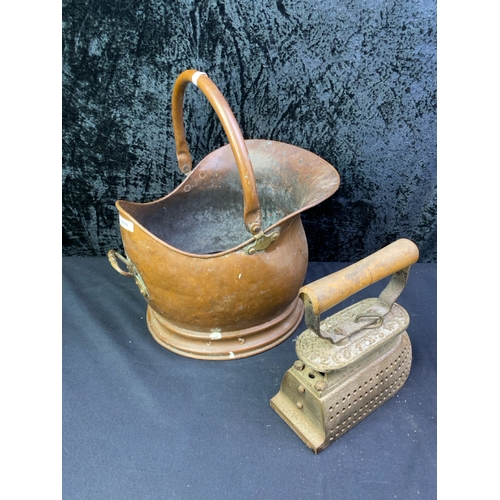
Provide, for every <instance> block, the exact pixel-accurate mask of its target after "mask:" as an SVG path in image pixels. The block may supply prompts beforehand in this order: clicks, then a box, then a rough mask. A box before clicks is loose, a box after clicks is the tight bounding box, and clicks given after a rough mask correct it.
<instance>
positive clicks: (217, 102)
mask: <svg viewBox="0 0 500 500" xmlns="http://www.w3.org/2000/svg"><path fill="white" fill-rule="evenodd" d="M189 83H193V84H194V85H196V86H197V87H198V88H199V89H200V90H201V91H202V92H203V94H204V95H205V97H206V98H207V99H208V101H209V102H210V104H211V105H212V107H213V108H214V110H215V112H216V114H217V116H218V117H219V120H220V121H221V123H222V127H223V128H224V132H225V133H226V136H227V138H228V140H229V144H230V145H231V149H232V151H233V154H234V158H235V160H236V165H237V166H238V172H239V174H240V179H241V186H242V188H243V205H244V208H243V219H244V221H245V227H246V228H247V230H248V231H249V232H250V233H251V234H252V235H257V234H258V233H260V232H261V230H262V215H261V210H260V202H259V197H258V194H257V186H256V183H255V176H254V172H253V167H252V163H251V162H250V158H249V157H248V150H247V147H246V144H245V140H244V139H243V136H242V134H241V131H240V127H239V125H238V122H237V121H236V118H235V117H234V114H233V112H232V111H231V108H230V107H229V104H228V103H227V101H226V99H224V96H223V95H222V94H221V92H220V91H219V89H218V88H217V87H216V85H215V84H214V83H213V82H212V80H210V78H209V77H208V76H207V75H206V74H205V73H202V72H201V71H196V70H194V69H189V70H186V71H184V72H182V73H181V74H180V75H179V76H178V77H177V80H176V81H175V84H174V89H173V93H172V122H173V126H174V136H175V148H176V153H177V160H178V162H179V169H180V170H181V172H184V173H185V174H188V173H189V172H190V171H191V168H192V158H191V154H190V152H189V148H188V145H187V141H186V132H185V130H184V121H183V118H182V112H183V105H184V93H185V90H186V87H187V86H188V84H189Z"/></svg>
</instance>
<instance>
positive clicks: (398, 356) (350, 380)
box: [271, 239, 419, 453]
mask: <svg viewBox="0 0 500 500" xmlns="http://www.w3.org/2000/svg"><path fill="white" fill-rule="evenodd" d="M418 255H419V252H418V248H417V247H416V245H415V244H414V243H413V242H411V241H410V240H406V239H400V240H397V241H396V242H394V243H392V244H390V245H388V246H386V247H384V248H383V249H381V250H379V251H378V252H375V253H374V254H372V255H370V256H369V257H367V258H365V259H363V260H361V261H359V262H357V263H356V264H353V265H351V266H349V267H347V268H345V269H342V270H341V271H338V272H336V273H333V274H331V275H329V276H326V277H324V278H321V279H320V280H317V281H315V282H314V283H311V284H309V285H306V286H303V287H302V288H301V289H300V292H299V294H300V297H301V299H302V300H303V302H304V308H305V313H306V326H307V330H305V331H304V332H302V333H301V334H300V335H299V337H298V338H297V342H296V353H297V356H298V358H299V359H298V360H297V361H295V363H294V364H293V366H292V367H291V368H290V369H289V370H288V371H287V372H286V373H285V375H284V377H283V380H282V382H281V388H280V390H279V392H278V394H276V396H274V397H273V398H272V399H271V406H272V407H273V408H274V410H275V411H276V412H277V413H278V414H279V415H280V416H281V417H282V418H283V420H284V421H285V422H286V423H287V424H288V425H289V426H290V427H291V428H292V430H293V431H294V432H295V433H296V434H297V435H298V436H299V437H300V438H301V439H302V441H304V443H305V444H306V445H307V446H308V447H309V448H311V449H312V450H313V451H314V452H315V453H319V452H320V451H322V450H324V449H325V448H326V447H327V446H328V445H330V444H331V443H333V442H334V441H336V440H337V439H339V438H340V437H341V436H342V435H343V434H345V433H346V432H347V431H348V430H350V429H351V428H352V427H353V426H354V425H356V424H357V423H359V422H360V421H361V420H363V419H364V418H365V417H367V416H368V415H369V414H370V413H372V412H373V411H374V410H375V409H377V408H378V407H379V406H381V405H382V404H383V403H384V402H385V401H387V400H388V399H389V398H390V397H392V396H394V394H396V392H397V391H398V390H399V389H400V388H401V387H402V386H403V385H404V383H405V382H406V379H407V378H408V375H409V373H410V368H411V361H412V351H411V343H410V339H409V337H408V334H407V333H406V328H407V327H408V325H409V322H410V319H409V316H408V313H407V312H406V311H405V309H403V308H402V307H401V306H400V305H398V304H396V303H395V301H396V299H397V298H398V297H399V295H400V294H401V292H402V291H403V289H404V287H405V285H406V282H407V278H408V273H409V269H410V266H411V265H412V264H414V263H415V262H416V261H417V260H418ZM390 275H392V278H391V280H390V281H389V283H388V285H387V286H386V287H385V289H384V290H383V291H382V293H381V294H380V296H379V297H378V298H377V299H375V298H372V299H365V300H362V301H360V302H358V303H356V304H354V305H352V306H349V307H347V308H346V309H343V310H342V311H340V312H338V313H336V314H334V315H333V316H330V317H329V318H326V319H325V320H324V321H321V322H320V314H321V313H323V312H325V311H327V310H328V309H330V308H331V307H333V306H335V305H336V304H339V303H340V302H342V301H343V300H344V299H346V298H348V297H349V296H351V295H353V294H354V293H356V292H357V291H359V290H362V289H363V288H365V287H367V286H369V285H370V284H372V283H375V282H377V281H379V280H381V279H383V278H385V277H387V276H390Z"/></svg>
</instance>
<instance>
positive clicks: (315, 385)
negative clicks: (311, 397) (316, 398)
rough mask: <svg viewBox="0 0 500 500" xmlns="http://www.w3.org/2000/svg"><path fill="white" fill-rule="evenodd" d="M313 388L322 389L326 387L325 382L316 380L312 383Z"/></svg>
mask: <svg viewBox="0 0 500 500" xmlns="http://www.w3.org/2000/svg"><path fill="white" fill-rule="evenodd" d="M314 388H315V389H316V390H317V391H320V392H321V391H324V390H325V389H326V384H325V382H321V381H319V380H318V382H316V383H315V384H314Z"/></svg>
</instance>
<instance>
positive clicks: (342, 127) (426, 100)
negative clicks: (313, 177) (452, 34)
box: [63, 0, 437, 262]
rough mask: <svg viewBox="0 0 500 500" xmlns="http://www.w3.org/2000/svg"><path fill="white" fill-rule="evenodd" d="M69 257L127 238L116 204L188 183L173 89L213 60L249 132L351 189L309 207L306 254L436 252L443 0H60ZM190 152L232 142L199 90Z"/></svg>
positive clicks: (326, 257)
mask: <svg viewBox="0 0 500 500" xmlns="http://www.w3.org/2000/svg"><path fill="white" fill-rule="evenodd" d="M63 21H64V23H63V134H64V135H63V243H64V254H65V255H104V254H105V252H106V251H107V250H108V249H109V248H117V249H118V248H120V245H121V241H120V234H119V225H118V221H117V212H116V209H115V207H114V202H115V201H116V200H117V199H126V200H129V201H137V202H141V201H151V200H154V199H157V198H159V197H161V196H164V195H165V194H167V193H169V192H170V191H172V189H173V188H174V187H175V186H177V185H178V184H179V183H180V182H181V174H180V173H179V171H178V168H177V165H176V158H175V149H174V143H173V134H172V126H171V121H170V120H171V118H170V98H171V91H172V86H173V83H174V80H175V78H176V77H177V76H178V75H179V74H180V73H181V72H182V71H183V70H185V69H189V68H195V69H198V70H201V71H205V72H207V73H208V75H209V76H210V77H211V78H212V80H213V81H214V82H215V83H216V85H217V86H218V87H219V88H220V90H221V91H222V93H223V95H224V96H225V97H226V99H227V101H228V102H229V104H230V106H231V108H232V109H233V111H234V113H235V115H236V117H237V119H238V121H239V124H240V127H241V130H242V133H243V135H244V137H245V138H263V139H272V140H276V141H282V142H286V143H290V144H294V145H296V146H299V147H302V148H304V149H307V150H309V151H312V152H313V153H315V154H317V155H319V156H321V157H322V158H324V159H325V160H327V161H329V162H330V163H331V164H333V165H334V166H335V167H336V168H337V170H338V171H339V173H340V178H341V187H340V189H339V191H338V192H337V193H336V194H334V195H333V197H332V198H331V199H329V200H328V201H326V202H324V203H323V204H322V205H321V206H320V207H316V208H314V209H311V210H310V211H308V212H306V213H305V214H304V217H303V220H304V225H305V228H306V233H307V237H308V240H309V248H310V254H311V255H310V260H312V261H344V262H346V261H355V260H358V259H360V258H362V257H363V256H364V255H367V254H369V253H372V252H374V251H376V250H377V249H378V248H381V247H382V246H384V245H386V244H389V243H391V242H392V241H393V240H395V239H397V238H399V237H406V238H410V239H412V240H413V241H415V242H416V243H417V245H418V246H419V248H420V252H421V261H422V262H435V261H436V258H437V254H436V203H437V201H436V2H435V0H418V1H415V0H397V1H396V0H389V1H384V2H380V1H372V0H353V1H344V0H342V1H339V0H330V1H324V0H277V1H268V0H253V1H251V2H243V1H238V0H175V1H162V0H140V1H139V0H89V1H86V2H81V1H77V0H72V1H71V0H65V1H64V2H63ZM185 122H186V130H187V137H188V141H189V145H190V148H191V151H192V153H193V158H194V161H195V164H196V163H198V162H199V161H200V160H201V159H202V158H204V157H205V156H206V155H207V154H208V153H210V152H212V151H214V150H215V149H217V148H218V147H220V146H222V145H223V144H224V143H225V142H226V138H225V136H224V133H223V130H222V127H221V126H220V124H219V123H218V121H217V118H216V116H215V114H214V113H213V111H212V109H211V108H210V105H209V104H208V102H207V101H206V99H205V98H204V97H203V95H202V94H201V92H199V91H197V90H196V89H195V88H194V86H192V85H191V86H190V87H189V88H188V91H187V95H186V103H185Z"/></svg>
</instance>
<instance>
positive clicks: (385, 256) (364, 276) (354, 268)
mask: <svg viewBox="0 0 500 500" xmlns="http://www.w3.org/2000/svg"><path fill="white" fill-rule="evenodd" d="M418 256H419V252H418V247H417V245H415V243H413V241H410V240H407V239H404V238H402V239H399V240H397V241H395V242H394V243H391V244H390V245H387V246H386V247H384V248H382V249H381V250H379V251H378V252H375V253H373V254H371V255H370V256H368V257H366V258H365V259H362V260H360V261H359V262H356V263H355V264H352V265H351V266H348V267H346V268H344V269H341V270H340V271H337V272H336V273H332V274H330V275H329V276H325V277H324V278H321V279H319V280H317V281H314V282H313V283H310V284H309V285H305V286H303V287H302V288H301V289H300V290H299V295H300V297H301V298H302V300H304V303H306V302H307V303H308V304H309V308H310V310H311V313H313V314H314V315H316V316H319V315H320V314H321V313H323V312H325V311H327V310H328V309H330V308H331V307H333V306H335V305H337V304H339V303H340V302H342V301H343V300H344V299H347V298H348V297H350V296H351V295H353V294H354V293H356V292H359V291H360V290H362V289H363V288H366V287H367V286H369V285H371V284H372V283H376V282H377V281H380V280H381V279H383V278H385V277H387V276H389V275H391V274H395V273H397V272H398V271H401V270H403V269H405V268H407V267H409V266H410V265H411V264H414V263H415V262H417V260H418Z"/></svg>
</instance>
